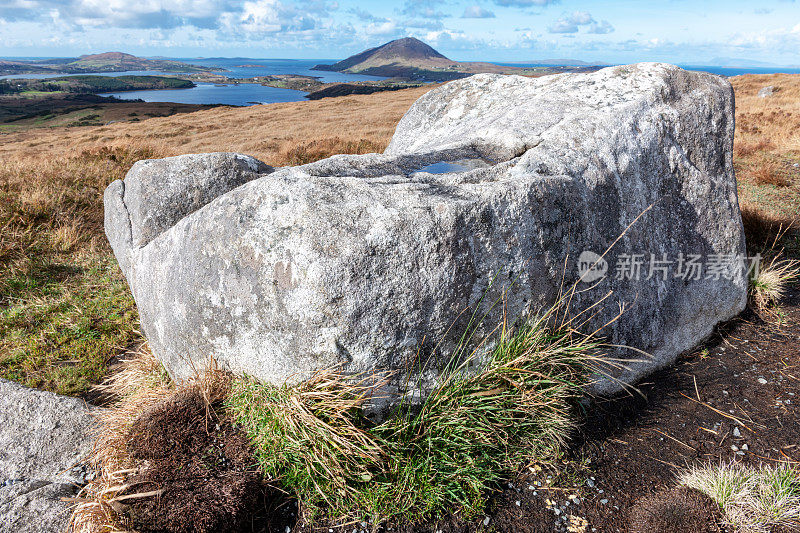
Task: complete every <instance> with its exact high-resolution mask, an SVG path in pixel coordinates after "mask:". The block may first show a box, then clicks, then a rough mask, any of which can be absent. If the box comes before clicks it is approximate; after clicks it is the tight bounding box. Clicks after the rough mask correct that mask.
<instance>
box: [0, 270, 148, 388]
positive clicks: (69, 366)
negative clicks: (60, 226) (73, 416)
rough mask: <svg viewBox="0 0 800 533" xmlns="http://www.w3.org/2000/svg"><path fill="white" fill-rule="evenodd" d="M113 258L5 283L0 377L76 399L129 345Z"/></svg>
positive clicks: (128, 322) (130, 322) (129, 320)
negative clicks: (74, 396) (110, 361)
mask: <svg viewBox="0 0 800 533" xmlns="http://www.w3.org/2000/svg"><path fill="white" fill-rule="evenodd" d="M120 278H121V276H120V274H119V273H118V267H117V266H116V264H115V263H114V262H113V259H112V258H106V259H105V260H96V261H93V262H92V264H90V265H85V266H84V265H75V264H59V263H43V264H37V265H35V266H34V267H33V268H32V269H31V271H29V272H26V273H25V274H21V275H18V276H15V277H13V278H11V279H9V280H7V282H6V284H5V285H6V291H5V294H4V296H5V299H6V300H7V301H8V304H7V305H6V306H5V307H3V308H1V309H0V376H2V377H3V378H5V379H10V380H14V381H17V382H20V383H22V384H24V385H27V386H29V387H36V388H40V389H45V390H50V391H54V392H58V393H61V394H68V395H79V394H82V393H85V392H86V391H87V390H88V389H89V388H90V387H91V386H92V385H94V384H96V383H98V382H99V381H100V380H101V379H102V378H103V377H104V375H105V372H106V362H107V361H108V359H109V358H111V357H112V356H113V355H115V354H116V353H119V352H120V351H121V350H123V349H125V348H126V347H127V346H128V345H129V344H130V343H131V342H132V341H133V339H134V337H135V334H134V329H135V325H136V321H137V313H136V308H135V306H134V303H133V299H132V298H131V296H130V292H129V290H128V288H127V286H126V285H125V282H124V281H123V280H122V279H120Z"/></svg>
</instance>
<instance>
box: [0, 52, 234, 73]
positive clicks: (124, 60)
mask: <svg viewBox="0 0 800 533" xmlns="http://www.w3.org/2000/svg"><path fill="white" fill-rule="evenodd" d="M128 70H155V71H160V72H208V71H221V70H224V69H219V68H211V67H201V66H197V65H190V64H188V63H183V62H181V61H172V60H169V59H144V58H141V57H136V56H134V55H131V54H126V53H123V52H104V53H101V54H89V55H82V56H80V57H77V58H57V59H48V60H38V61H3V60H0V75H2V74H47V73H52V74H82V73H85V72H124V71H128Z"/></svg>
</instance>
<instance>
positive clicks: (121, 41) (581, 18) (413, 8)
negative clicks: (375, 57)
mask: <svg viewBox="0 0 800 533" xmlns="http://www.w3.org/2000/svg"><path fill="white" fill-rule="evenodd" d="M406 36H414V37H418V38H420V39H423V40H424V41H426V42H428V43H429V44H431V45H432V46H434V47H435V48H437V49H438V50H440V51H441V52H442V53H444V54H445V55H448V56H449V57H451V58H452V59H457V60H495V61H530V60H535V59H545V58H574V59H583V60H599V61H607V62H620V63H621V62H632V61H641V60H659V61H662V60H663V61H670V62H674V63H694V64H707V63H708V61H709V60H711V59H713V58H720V57H721V58H738V59H748V60H754V61H762V62H768V63H774V64H778V65H784V66H785V65H800V0H798V1H797V2H795V1H794V0H772V1H770V0H763V1H758V2H753V1H739V0H707V1H703V0H660V1H658V2H655V1H653V2H649V1H644V0H609V1H603V2H597V1H595V2H590V1H583V0H466V1H461V0H397V1H395V0H382V1H354V0H0V56H70V55H79V54H85V53H95V52H104V51H124V52H129V53H134V54H137V55H145V56H154V55H163V56H170V57H196V56H206V57H208V56H243V57H256V58H314V59H316V58H320V59H323V58H324V59H337V58H343V57H345V56H348V55H350V54H352V53H355V52H358V51H360V50H362V49H364V48H366V47H370V46H376V45H379V44H382V43H383V42H386V41H388V40H391V39H395V38H399V37H406Z"/></svg>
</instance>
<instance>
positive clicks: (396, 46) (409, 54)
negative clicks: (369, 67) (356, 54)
mask: <svg viewBox="0 0 800 533" xmlns="http://www.w3.org/2000/svg"><path fill="white" fill-rule="evenodd" d="M372 50H373V51H374V53H373V56H374V55H376V54H380V55H390V56H395V57H401V58H404V59H432V58H435V59H445V60H447V61H449V59H447V58H446V57H445V56H443V55H442V54H440V53H439V52H437V51H436V50H434V49H433V47H431V46H430V45H428V44H425V43H424V42H422V41H420V40H419V39H416V38H414V37H404V38H402V39H396V40H394V41H389V42H388V43H386V44H384V45H382V46H379V47H377V48H373V49H372Z"/></svg>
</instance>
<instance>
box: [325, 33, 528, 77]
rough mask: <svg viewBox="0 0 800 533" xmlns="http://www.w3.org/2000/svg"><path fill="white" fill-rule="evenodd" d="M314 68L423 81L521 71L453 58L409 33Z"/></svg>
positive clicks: (516, 68) (514, 68) (520, 71)
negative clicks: (409, 35)
mask: <svg viewBox="0 0 800 533" xmlns="http://www.w3.org/2000/svg"><path fill="white" fill-rule="evenodd" d="M313 70H330V71H335V72H349V73H351V74H356V73H358V74H368V75H372V76H386V77H390V78H392V77H394V78H408V79H412V80H423V81H446V80H452V79H456V78H463V77H465V76H469V75H471V74H477V73H479V72H493V73H497V74H517V73H519V74H522V73H524V71H523V69H520V68H518V67H504V66H500V65H495V64H493V63H475V62H460V61H453V60H452V59H448V58H447V57H445V56H443V55H442V54H440V53H439V52H437V51H436V50H434V49H433V48H432V47H431V46H429V45H427V44H425V43H424V42H422V41H420V40H419V39H415V38H413V37H406V38H404V39H397V40H395V41H390V42H388V43H386V44H383V45H381V46H378V47H375V48H370V49H368V50H364V51H363V52H360V53H358V54H355V55H353V56H350V57H348V58H347V59H344V60H342V61H339V62H337V63H334V64H332V65H317V66H315V67H314V68H313Z"/></svg>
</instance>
